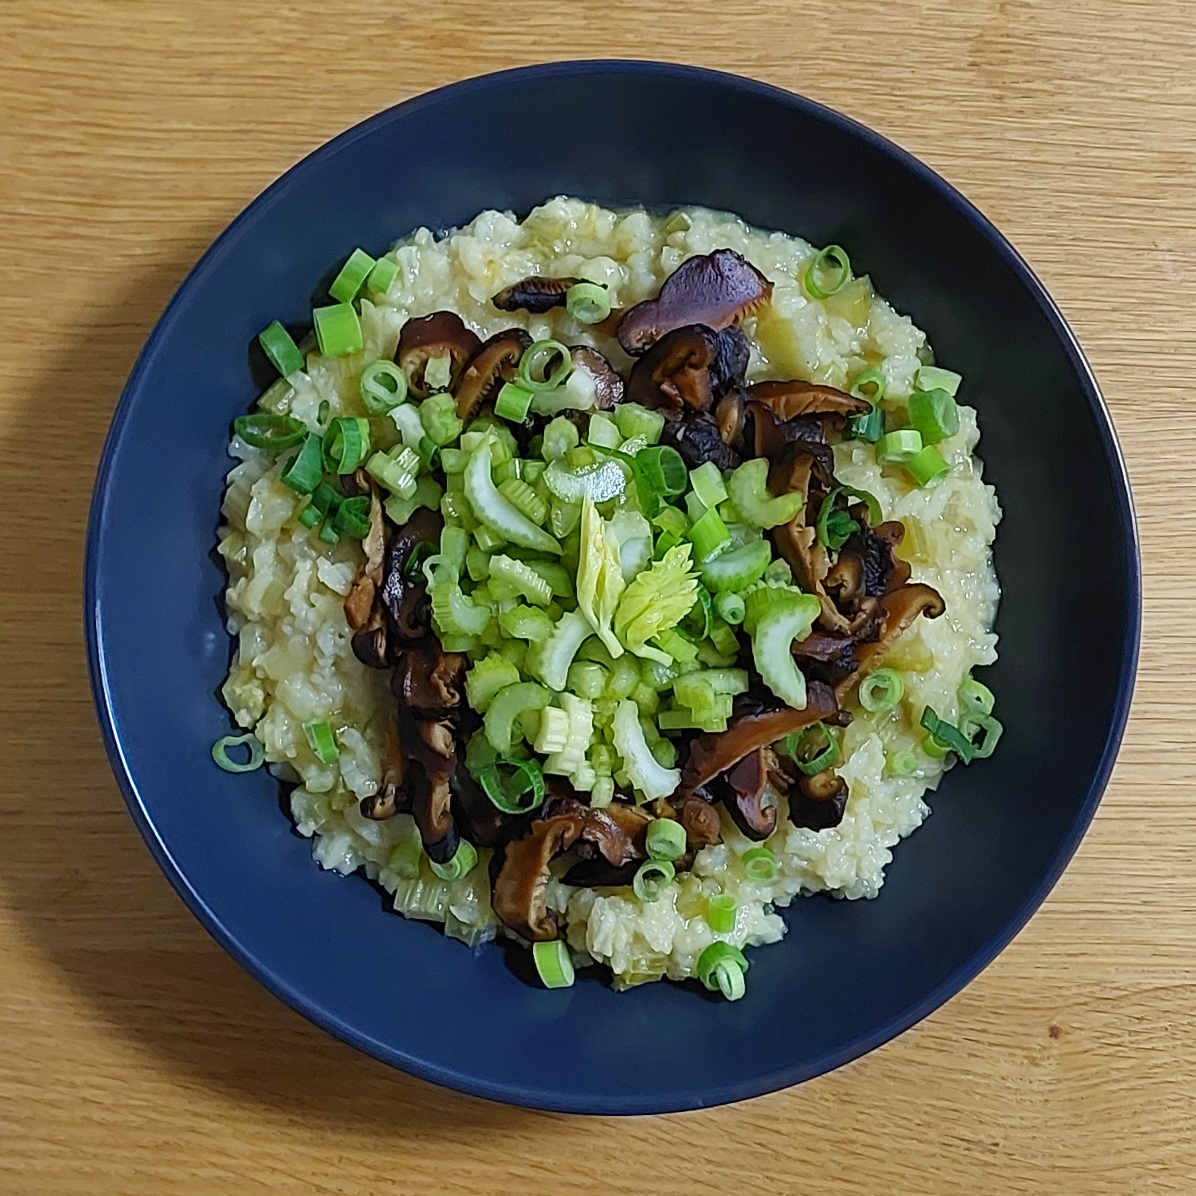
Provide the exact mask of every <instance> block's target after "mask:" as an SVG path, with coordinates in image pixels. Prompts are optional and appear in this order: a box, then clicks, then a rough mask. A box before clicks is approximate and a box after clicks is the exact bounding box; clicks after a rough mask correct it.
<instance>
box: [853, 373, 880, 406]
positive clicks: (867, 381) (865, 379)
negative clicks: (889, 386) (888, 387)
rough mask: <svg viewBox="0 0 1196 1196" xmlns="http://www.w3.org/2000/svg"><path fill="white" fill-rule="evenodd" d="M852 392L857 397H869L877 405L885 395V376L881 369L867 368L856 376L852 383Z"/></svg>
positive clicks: (870, 401) (869, 400)
mask: <svg viewBox="0 0 1196 1196" xmlns="http://www.w3.org/2000/svg"><path fill="white" fill-rule="evenodd" d="M851 394H852V395H853V396H854V397H855V398H857V399H867V400H868V402H869V403H872V404H873V405H875V404H876V403H879V402H880V401H881V399H883V398H884V397H885V376H884V373H883V372H882V371H881V370H865V371H864V372H863V373H862V374H858V375H857V376H856V380H855V381H854V382H853V383H852V384H851Z"/></svg>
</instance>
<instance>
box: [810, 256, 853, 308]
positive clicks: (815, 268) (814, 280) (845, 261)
mask: <svg viewBox="0 0 1196 1196" xmlns="http://www.w3.org/2000/svg"><path fill="white" fill-rule="evenodd" d="M849 278H851V258H849V257H848V256H847V251H846V250H845V249H843V248H841V247H840V246H838V245H828V246H827V247H826V248H825V249H822V250H819V252H818V253H817V254H815V255H814V260H813V261H812V262H810V264H809V265H808V266H807V267H806V270H805V273H804V274H803V275H802V283H803V284H804V286H805V288H806V292H807V293H808V294H809V295H811V296H812V297H813V298H815V299H829V298H830V297H831V296H832V295H833V294H834V293H835V292H836V291H840V290H842V289H843V286H844V285H845V284H846V282H847V280H848V279H849Z"/></svg>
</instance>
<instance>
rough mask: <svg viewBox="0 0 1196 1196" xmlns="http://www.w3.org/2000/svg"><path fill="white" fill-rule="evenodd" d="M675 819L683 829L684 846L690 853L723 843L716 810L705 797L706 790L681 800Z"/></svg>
mask: <svg viewBox="0 0 1196 1196" xmlns="http://www.w3.org/2000/svg"><path fill="white" fill-rule="evenodd" d="M677 819H678V821H679V822H680V823H681V825H682V826H683V827H684V828H685V845H686V847H688V848H689V849H690V850H691V851H694V850H696V849H697V848H699V847H707V846H709V845H710V844H712V843H721V842H722V841H723V825H722V821H721V820H720V819H719V816H718V809H717V807H715V806H714V805H712V804H711V802H710V801H709V800H708V799H707V797H706V790H699V791H698V792H697V793H691V794H689V795H688V796H686V797H684V798H682V800H681V808H680V810H678V812H677Z"/></svg>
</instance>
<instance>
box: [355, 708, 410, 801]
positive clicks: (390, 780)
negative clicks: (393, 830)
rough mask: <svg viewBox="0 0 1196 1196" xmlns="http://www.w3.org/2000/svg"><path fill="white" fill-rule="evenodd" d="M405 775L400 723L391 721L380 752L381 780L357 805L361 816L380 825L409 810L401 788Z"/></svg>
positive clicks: (405, 792) (407, 797)
mask: <svg viewBox="0 0 1196 1196" xmlns="http://www.w3.org/2000/svg"><path fill="white" fill-rule="evenodd" d="M405 773H406V762H405V761H404V758H403V746H402V744H401V743H400V741H399V722H398V719H397V718H392V719H391V720H390V723H389V725H388V726H387V733H386V740H385V742H384V744H383V748H382V779H381V781H380V782H379V785H378V788H377V790H376V791H375V792H373V793H371V794H370V795H369V796H368V797H363V798H362V799H361V803H360V805H359V807H358V808H359V809H360V810H361V813H362V815H363V816H364V817H366V818H372V819H374V821H376V822H381V821H382V820H384V819H386V818H393V817H394V815H396V814H399V813H405V812H408V811H410V809H411V799H410V795H409V794H408V792H407V790H406V788H405V787H404V785H403V780H404V774H405Z"/></svg>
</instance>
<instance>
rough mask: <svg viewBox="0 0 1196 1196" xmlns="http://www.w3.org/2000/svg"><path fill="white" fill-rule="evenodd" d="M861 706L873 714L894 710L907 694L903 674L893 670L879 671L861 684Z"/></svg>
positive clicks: (870, 674) (868, 676) (871, 674)
mask: <svg viewBox="0 0 1196 1196" xmlns="http://www.w3.org/2000/svg"><path fill="white" fill-rule="evenodd" d="M859 693H860V705H861V706H863V708H864V709H865V710H867V711H869V712H870V713H871V714H883V713H884V712H885V711H886V710H892V709H893V707H894V706H896V705H897V703H898V702H900V701H901V698H902V695H903V694H904V693H905V682H904V681H902V679H901V674H900V673H898V672H895V671H894V670H893V669H877V670H876V672H874V673H869V674H868V675H867V676H866V677H865V678H864V679H863V680H862V681H861V682H860V691H859Z"/></svg>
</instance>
